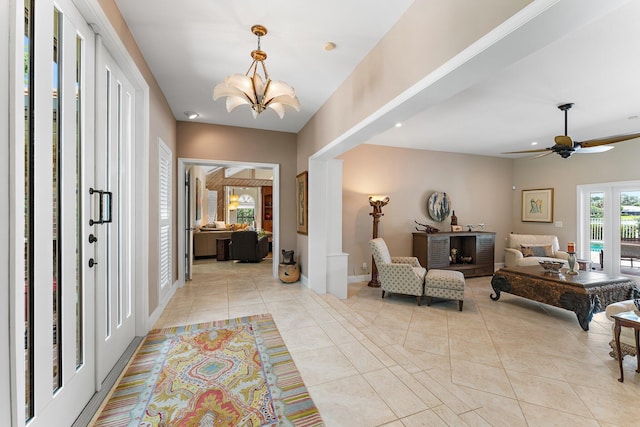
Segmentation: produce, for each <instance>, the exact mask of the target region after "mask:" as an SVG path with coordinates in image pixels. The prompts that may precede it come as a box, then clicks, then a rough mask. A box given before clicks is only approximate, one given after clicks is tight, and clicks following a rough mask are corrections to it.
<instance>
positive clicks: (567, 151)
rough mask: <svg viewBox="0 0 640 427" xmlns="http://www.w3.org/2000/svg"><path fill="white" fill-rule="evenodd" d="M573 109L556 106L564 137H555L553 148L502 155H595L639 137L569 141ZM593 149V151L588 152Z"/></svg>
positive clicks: (568, 105) (639, 135) (636, 135)
mask: <svg viewBox="0 0 640 427" xmlns="http://www.w3.org/2000/svg"><path fill="white" fill-rule="evenodd" d="M571 107H573V103H567V104H562V105H558V109H560V110H561V111H564V135H559V136H556V137H555V142H556V143H555V145H554V146H553V147H547V148H539V149H536V150H523V151H509V152H506V153H502V154H518V153H544V154H541V155H539V156H535V157H533V158H538V157H543V156H547V155H549V154H551V153H557V154H559V155H560V156H561V157H562V158H563V159H566V158H568V157H571V155H572V154H573V153H576V152H578V151H580V150H582V152H583V153H589V152H591V153H597V152H600V151H603V150H602V149H600V150H599V149H598V147H601V146H604V145H608V144H613V143H616V142H621V141H626V140H628V139H633V138H638V137H640V133H632V134H628V135H615V136H608V137H605V138H598V139H591V140H589V141H583V142H578V141H574V140H572V139H571V137H570V136H568V135H567V133H568V132H567V115H568V114H567V113H568V111H569V110H570V109H571ZM590 148H593V150H589V149H590Z"/></svg>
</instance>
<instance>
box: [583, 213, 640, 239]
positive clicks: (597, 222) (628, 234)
mask: <svg viewBox="0 0 640 427" xmlns="http://www.w3.org/2000/svg"><path fill="white" fill-rule="evenodd" d="M638 222H639V220H636V219H624V220H622V221H621V222H620V238H621V239H638V238H640V232H639V230H638V228H639V227H638ZM603 223H604V221H603V219H602V218H591V224H590V236H591V241H594V240H596V241H601V240H602V229H603Z"/></svg>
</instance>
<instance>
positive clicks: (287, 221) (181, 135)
mask: <svg viewBox="0 0 640 427" xmlns="http://www.w3.org/2000/svg"><path fill="white" fill-rule="evenodd" d="M177 139H178V150H177V155H178V157H181V158H189V159H199V160H224V161H237V162H260V163H276V164H279V165H280V248H283V249H294V250H296V210H295V180H296V135H295V134H293V133H287V132H274V131H265V130H257V129H248V128H237V127H232V126H218V125H209V124H203V123H193V122H178V124H177ZM296 253H297V250H296Z"/></svg>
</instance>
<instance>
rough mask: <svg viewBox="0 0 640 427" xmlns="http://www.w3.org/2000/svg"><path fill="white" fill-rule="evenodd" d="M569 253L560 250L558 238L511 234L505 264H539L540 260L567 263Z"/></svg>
mask: <svg viewBox="0 0 640 427" xmlns="http://www.w3.org/2000/svg"><path fill="white" fill-rule="evenodd" d="M567 258H569V254H568V253H567V252H564V251H561V250H560V245H559V244H558V238H557V237H556V236H554V235H543V234H509V237H508V238H507V244H506V246H505V248H504V266H505V267H507V268H508V267H520V266H526V265H538V262H539V261H558V262H562V263H565V264H566V263H567Z"/></svg>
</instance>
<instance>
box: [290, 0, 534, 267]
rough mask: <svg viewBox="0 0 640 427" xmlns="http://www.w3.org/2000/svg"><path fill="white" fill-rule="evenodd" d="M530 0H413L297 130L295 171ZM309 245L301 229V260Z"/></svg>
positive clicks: (305, 261) (302, 169)
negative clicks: (438, 0)
mask: <svg viewBox="0 0 640 427" xmlns="http://www.w3.org/2000/svg"><path fill="white" fill-rule="evenodd" d="M529 3H531V0H517V1H516V0H492V1H490V2H477V1H474V0H452V1H440V2H435V1H430V0H416V1H415V2H414V3H413V5H411V7H410V8H409V9H408V10H407V12H406V13H405V14H404V15H403V16H402V17H401V18H400V19H399V20H398V22H397V23H396V25H395V26H394V27H393V28H392V29H391V30H390V31H389V32H388V33H387V34H386V35H385V37H384V38H383V39H382V40H381V41H380V42H379V43H378V45H376V47H374V48H373V49H372V51H371V52H370V53H369V54H368V55H367V56H366V57H365V58H364V60H363V61H362V62H361V63H360V64H358V66H357V67H356V68H355V70H354V71H353V73H352V74H351V76H349V77H348V78H347V79H346V80H345V82H344V83H343V84H342V85H341V86H340V87H339V88H338V89H337V90H336V92H335V93H333V94H332V95H331V97H330V98H329V100H328V101H327V102H326V103H325V104H324V105H323V106H322V108H321V109H320V110H319V111H318V112H317V113H316V114H315V115H314V116H313V118H312V119H311V120H309V122H307V124H306V125H305V126H304V128H303V129H302V130H301V131H300V132H299V133H298V159H297V171H298V172H302V171H305V170H308V159H309V157H310V156H311V155H313V154H314V153H316V152H318V150H320V149H321V148H323V147H325V146H326V145H328V144H329V143H331V142H333V141H334V140H335V139H336V138H338V137H340V136H341V135H342V134H344V133H345V132H346V131H347V130H349V129H351V128H353V127H354V126H355V125H357V124H358V123H359V122H361V121H362V120H363V119H365V118H367V117H368V116H370V115H371V114H372V113H374V112H375V111H377V110H379V109H380V108H381V107H383V106H384V105H385V104H386V103H388V102H389V101H391V100H392V99H394V98H395V97H396V96H398V95H399V94H401V93H402V92H403V91H405V90H406V89H408V88H409V87H410V86H412V85H413V84H415V83H416V82H418V81H419V80H420V79H422V78H423V77H425V76H427V75H429V74H430V73H431V72H433V71H434V70H436V69H437V68H438V67H440V66H441V65H443V64H444V63H445V62H446V61H448V60H449V59H450V58H452V57H454V56H455V55H456V54H458V53H460V52H461V51H462V50H464V49H465V48H467V47H468V46H470V45H471V44H472V43H474V42H475V41H477V40H478V39H479V38H481V37H482V36H484V35H485V34H487V33H488V32H489V31H491V30H492V29H494V28H495V27H497V26H498V25H499V24H501V23H502V22H504V21H505V20H507V19H508V18H510V17H511V16H513V15H514V14H515V13H516V12H518V11H519V10H521V9H522V8H523V7H525V6H526V5H527V4H529ZM309 197H310V198H313V194H310V195H309ZM307 245H308V238H307V236H305V235H299V236H298V247H299V250H300V254H301V259H300V263H301V264H302V265H303V266H305V265H307V253H308V249H307ZM347 252H348V251H347Z"/></svg>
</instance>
